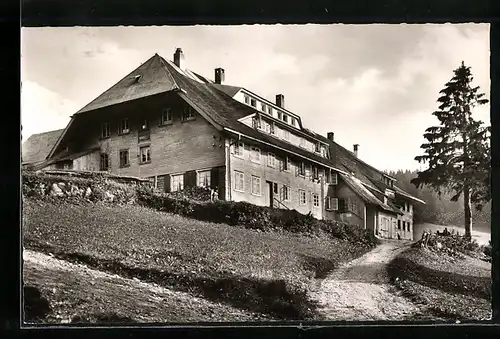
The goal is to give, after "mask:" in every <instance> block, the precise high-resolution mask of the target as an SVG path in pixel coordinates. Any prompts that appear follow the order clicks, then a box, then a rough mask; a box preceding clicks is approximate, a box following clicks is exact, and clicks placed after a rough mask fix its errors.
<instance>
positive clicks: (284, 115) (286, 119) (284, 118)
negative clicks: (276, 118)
mask: <svg viewBox="0 0 500 339" xmlns="http://www.w3.org/2000/svg"><path fill="white" fill-rule="evenodd" d="M283 121H284V122H286V123H288V115H286V114H283Z"/></svg>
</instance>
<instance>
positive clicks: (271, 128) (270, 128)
mask: <svg viewBox="0 0 500 339" xmlns="http://www.w3.org/2000/svg"><path fill="white" fill-rule="evenodd" d="M269 133H271V134H272V135H275V134H276V130H275V128H274V122H272V123H270V124H269Z"/></svg>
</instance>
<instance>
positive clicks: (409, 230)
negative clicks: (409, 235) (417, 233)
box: [408, 221, 411, 232]
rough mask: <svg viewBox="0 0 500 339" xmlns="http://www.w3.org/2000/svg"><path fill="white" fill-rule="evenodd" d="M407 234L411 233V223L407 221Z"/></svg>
mask: <svg viewBox="0 0 500 339" xmlns="http://www.w3.org/2000/svg"><path fill="white" fill-rule="evenodd" d="M408 232H411V222H409V221H408Z"/></svg>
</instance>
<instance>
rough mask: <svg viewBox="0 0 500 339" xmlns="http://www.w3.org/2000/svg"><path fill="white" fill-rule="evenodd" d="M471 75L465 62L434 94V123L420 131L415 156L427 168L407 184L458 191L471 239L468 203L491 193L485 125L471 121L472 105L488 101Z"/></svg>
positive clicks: (487, 197) (480, 201) (478, 203)
mask: <svg viewBox="0 0 500 339" xmlns="http://www.w3.org/2000/svg"><path fill="white" fill-rule="evenodd" d="M472 80H473V76H472V73H471V70H470V67H468V66H465V65H464V62H463V61H462V64H461V66H460V67H458V68H457V69H456V70H455V71H454V75H453V77H452V78H451V80H450V81H449V82H448V83H446V85H445V88H444V89H442V90H441V91H440V92H439V94H440V96H439V98H438V100H437V102H438V103H439V108H438V110H437V111H435V112H433V113H432V114H433V115H434V116H436V117H437V119H438V120H439V125H438V126H432V127H429V128H427V129H426V130H425V133H424V138H425V139H426V142H425V143H424V144H422V145H421V146H420V147H421V148H422V150H423V153H424V154H423V155H420V156H417V157H415V160H417V161H418V162H419V163H425V164H427V165H428V168H427V169H425V170H423V171H419V172H418V173H417V177H416V178H414V179H413V180H412V183H413V184H414V185H415V186H416V187H417V188H419V187H422V186H428V187H431V188H432V189H434V190H435V191H437V192H438V194H439V195H441V194H442V193H443V192H452V193H453V196H452V198H451V200H452V201H458V199H459V198H460V197H461V196H463V199H464V215H465V236H466V237H467V238H469V239H471V231H472V207H471V206H472V205H475V206H476V208H477V209H481V208H482V206H483V205H484V204H485V203H486V202H488V201H489V200H490V199H491V195H490V159H491V158H490V157H491V154H490V145H489V139H490V127H485V126H484V125H483V122H482V121H477V120H474V118H473V117H472V111H473V109H474V107H476V106H479V105H484V104H486V103H488V100H487V99H486V98H485V94H484V93H479V86H477V87H472Z"/></svg>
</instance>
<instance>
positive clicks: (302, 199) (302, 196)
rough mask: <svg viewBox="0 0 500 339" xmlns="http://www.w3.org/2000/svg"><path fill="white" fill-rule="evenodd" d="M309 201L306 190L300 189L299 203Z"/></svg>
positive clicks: (302, 203) (303, 203)
mask: <svg viewBox="0 0 500 339" xmlns="http://www.w3.org/2000/svg"><path fill="white" fill-rule="evenodd" d="M306 203H307V199H306V191H303V190H299V204H301V205H305V204H306Z"/></svg>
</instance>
